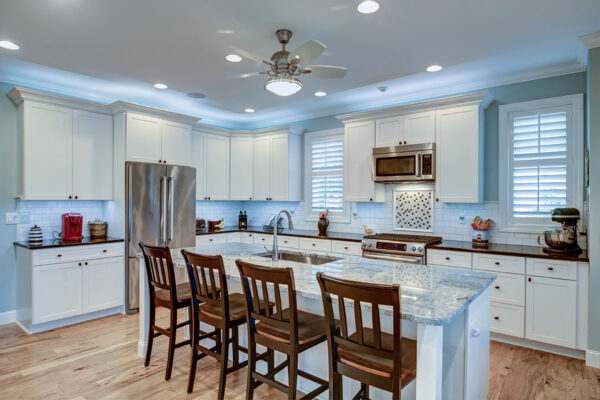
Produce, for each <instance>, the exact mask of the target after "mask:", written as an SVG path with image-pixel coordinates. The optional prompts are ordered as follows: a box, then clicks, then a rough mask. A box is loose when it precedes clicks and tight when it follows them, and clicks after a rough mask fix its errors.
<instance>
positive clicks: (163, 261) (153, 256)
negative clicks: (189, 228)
mask: <svg viewBox="0 0 600 400" xmlns="http://www.w3.org/2000/svg"><path fill="white" fill-rule="evenodd" d="M140 248H141V249H142V253H143V254H144V264H146V275H147V276H148V288H149V290H148V291H149V294H150V321H149V324H148V325H149V329H148V348H147V349H146V360H145V361H144V365H145V366H146V367H147V366H148V364H150V356H151V355H152V344H153V342H154V338H155V337H157V336H160V335H165V336H167V337H168V338H169V355H168V357H167V371H166V372H165V380H169V379H171V371H172V370H173V356H174V354H175V349H176V348H179V347H181V346H185V345H188V344H191V341H190V340H185V341H183V342H179V343H175V339H176V337H177V329H179V328H182V327H184V326H186V325H189V323H190V321H189V320H187V321H184V322H181V323H177V310H179V309H181V308H186V307H190V304H191V303H190V297H191V295H190V288H189V284H187V283H181V284H179V285H178V284H177V283H176V281H175V267H174V266H173V260H172V259H171V250H169V248H168V247H157V246H148V245H145V244H143V243H140ZM156 307H164V308H167V309H169V310H170V318H169V328H168V329H164V328H161V327H159V326H157V325H156V323H155V321H156Z"/></svg>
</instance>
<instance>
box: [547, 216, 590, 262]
mask: <svg viewBox="0 0 600 400" xmlns="http://www.w3.org/2000/svg"><path fill="white" fill-rule="evenodd" d="M552 221H554V222H558V223H560V224H561V226H562V227H560V228H550V229H546V230H545V231H544V233H543V234H542V235H540V236H539V237H538V243H539V244H540V245H541V244H542V243H541V240H540V239H541V238H542V236H543V237H544V241H545V243H546V246H548V247H544V249H543V250H544V252H545V253H548V254H557V255H559V254H560V255H578V254H581V252H582V250H581V248H580V247H579V245H578V244H577V222H579V210H577V209H576V208H555V209H554V210H552Z"/></svg>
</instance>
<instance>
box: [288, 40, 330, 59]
mask: <svg viewBox="0 0 600 400" xmlns="http://www.w3.org/2000/svg"><path fill="white" fill-rule="evenodd" d="M326 48H327V46H325V45H324V44H323V43H321V42H319V41H318V40H309V41H308V42H306V43H304V44H303V45H302V46H300V47H298V48H297V49H296V50H294V51H292V52H291V53H290V55H289V56H288V62H290V63H295V64H300V65H306V64H307V63H309V62H311V61H312V60H314V59H315V58H317V57H319V56H320V55H321V54H323V52H324V51H325V49H326Z"/></svg>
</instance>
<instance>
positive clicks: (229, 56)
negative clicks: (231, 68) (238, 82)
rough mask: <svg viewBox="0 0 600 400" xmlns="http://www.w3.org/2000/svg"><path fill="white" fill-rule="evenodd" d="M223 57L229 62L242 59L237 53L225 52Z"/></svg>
mask: <svg viewBox="0 0 600 400" xmlns="http://www.w3.org/2000/svg"><path fill="white" fill-rule="evenodd" d="M225 59H226V60H227V61H229V62H240V61H242V57H240V56H238V55H237V54H227V55H226V56H225Z"/></svg>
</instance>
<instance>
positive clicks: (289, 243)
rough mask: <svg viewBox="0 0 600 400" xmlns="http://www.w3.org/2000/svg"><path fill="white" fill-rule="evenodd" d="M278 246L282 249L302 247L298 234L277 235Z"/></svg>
mask: <svg viewBox="0 0 600 400" xmlns="http://www.w3.org/2000/svg"><path fill="white" fill-rule="evenodd" d="M277 246H278V247H279V248H280V249H297V248H299V247H300V238H299V237H297V236H283V235H282V236H279V235H277Z"/></svg>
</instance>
